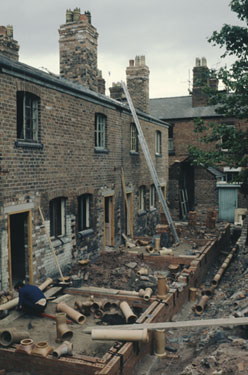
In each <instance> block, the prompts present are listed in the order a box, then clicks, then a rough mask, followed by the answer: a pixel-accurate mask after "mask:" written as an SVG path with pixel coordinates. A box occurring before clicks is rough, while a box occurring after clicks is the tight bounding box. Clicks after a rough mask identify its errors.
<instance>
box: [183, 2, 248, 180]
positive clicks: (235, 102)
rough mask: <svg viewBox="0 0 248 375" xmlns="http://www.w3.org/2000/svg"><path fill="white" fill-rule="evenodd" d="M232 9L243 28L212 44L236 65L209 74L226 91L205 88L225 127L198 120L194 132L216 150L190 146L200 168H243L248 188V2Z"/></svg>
mask: <svg viewBox="0 0 248 375" xmlns="http://www.w3.org/2000/svg"><path fill="white" fill-rule="evenodd" d="M230 7H231V10H232V11H233V12H235V13H236V14H237V17H238V20H239V25H238V26H234V25H227V24H224V25H223V27H222V28H221V30H220V31H219V32H217V31H214V32H213V34H212V36H211V37H210V38H209V39H208V41H209V42H210V43H212V44H213V45H214V46H219V47H221V48H224V49H225V52H224V53H223V54H222V56H221V58H223V59H224V58H225V57H227V56H233V57H234V58H235V61H234V63H232V65H231V66H230V67H229V68H227V66H224V67H222V68H220V69H218V70H209V72H208V74H209V78H214V77H215V78H217V79H218V80H220V81H222V83H223V84H224V86H225V90H223V91H217V90H214V89H212V88H211V87H209V86H206V87H205V88H204V91H205V93H206V95H207V96H208V103H209V105H215V106H216V107H215V111H216V113H217V114H219V115H221V123H216V122H213V121H212V122H211V121H210V122H206V121H203V120H202V119H196V120H195V130H194V131H195V132H196V133H198V134H199V135H200V141H201V142H202V143H204V144H210V145H213V146H212V147H210V149H211V151H204V150H202V149H201V148H200V147H195V146H189V152H190V155H191V157H192V159H193V163H194V164H197V165H203V166H206V167H207V166H216V165H219V166H220V165H226V166H229V167H233V168H238V167H241V168H242V170H241V172H240V173H239V175H238V176H237V181H239V182H243V187H248V28H247V26H248V25H247V23H248V0H231V2H230ZM233 118H234V119H235V124H236V126H235V127H232V126H228V120H230V119H233ZM246 122H247V123H246ZM241 124H242V125H243V126H241ZM244 124H246V126H244Z"/></svg>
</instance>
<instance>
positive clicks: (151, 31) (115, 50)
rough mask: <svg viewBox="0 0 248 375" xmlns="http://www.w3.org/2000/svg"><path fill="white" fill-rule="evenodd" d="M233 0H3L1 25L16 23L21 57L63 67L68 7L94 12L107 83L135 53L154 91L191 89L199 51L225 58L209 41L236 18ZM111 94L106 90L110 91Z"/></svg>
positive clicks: (121, 74) (213, 62) (215, 62)
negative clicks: (61, 32)
mask: <svg viewBox="0 0 248 375" xmlns="http://www.w3.org/2000/svg"><path fill="white" fill-rule="evenodd" d="M229 3H230V0H123V1H121V0H83V1H80V0H0V25H3V26H6V25H8V24H10V25H13V27H14V38H15V39H16V40H17V41H18V42H19V45H20V52H19V54H20V61H21V62H24V63H26V64H29V65H31V66H34V67H36V68H41V67H44V68H46V69H48V70H49V71H51V72H53V73H56V74H58V73H59V43H58V39H59V35H58V29H59V26H60V25H62V24H64V23H65V14H66V9H68V8H70V9H72V10H73V9H74V8H76V7H79V8H80V9H81V13H84V12H85V11H86V10H89V11H90V12H91V16H92V24H93V26H95V27H96V29H97V31H98V33H99V38H98V68H99V69H100V70H102V73H103V77H104V78H105V80H106V85H107V87H109V86H111V85H112V82H118V81H120V80H125V69H126V67H127V66H128V65H129V60H130V59H134V58H135V56H136V55H145V57H146V64H147V65H148V66H149V68H150V97H152V98H155V97H168V96H180V95H188V88H189V80H192V69H193V66H194V64H195V58H196V57H203V56H204V57H206V58H207V62H208V66H209V67H210V68H214V67H218V66H220V64H223V62H222V59H220V56H221V50H220V49H219V48H218V47H213V46H212V45H211V44H209V43H208V42H207V37H209V36H210V35H211V34H212V32H213V31H214V30H220V28H221V26H222V25H223V24H224V23H230V24H235V23H237V17H236V15H235V14H234V13H233V12H231V10H230V7H229ZM107 94H108V92H107Z"/></svg>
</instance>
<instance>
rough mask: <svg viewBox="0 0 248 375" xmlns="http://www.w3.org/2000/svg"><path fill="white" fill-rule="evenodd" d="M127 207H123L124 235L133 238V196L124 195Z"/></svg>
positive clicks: (130, 194)
mask: <svg viewBox="0 0 248 375" xmlns="http://www.w3.org/2000/svg"><path fill="white" fill-rule="evenodd" d="M126 197H127V207H126V205H125V233H126V235H127V236H130V237H131V238H133V194H132V193H126Z"/></svg>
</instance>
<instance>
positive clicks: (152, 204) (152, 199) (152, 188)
mask: <svg viewBox="0 0 248 375" xmlns="http://www.w3.org/2000/svg"><path fill="white" fill-rule="evenodd" d="M154 209H156V189H155V185H154V184H152V185H151V186H150V210H154Z"/></svg>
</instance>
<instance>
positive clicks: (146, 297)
mask: <svg viewBox="0 0 248 375" xmlns="http://www.w3.org/2000/svg"><path fill="white" fill-rule="evenodd" d="M151 295H152V289H151V288H146V289H145V293H144V296H143V298H144V300H145V301H149V300H150V298H151Z"/></svg>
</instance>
